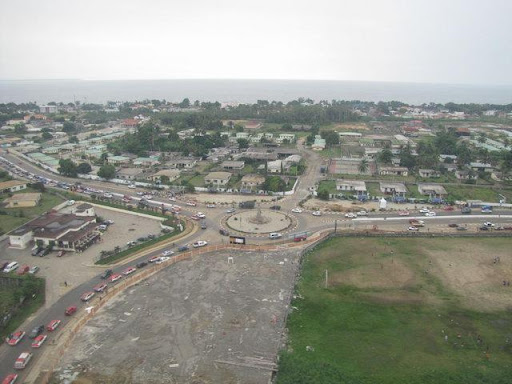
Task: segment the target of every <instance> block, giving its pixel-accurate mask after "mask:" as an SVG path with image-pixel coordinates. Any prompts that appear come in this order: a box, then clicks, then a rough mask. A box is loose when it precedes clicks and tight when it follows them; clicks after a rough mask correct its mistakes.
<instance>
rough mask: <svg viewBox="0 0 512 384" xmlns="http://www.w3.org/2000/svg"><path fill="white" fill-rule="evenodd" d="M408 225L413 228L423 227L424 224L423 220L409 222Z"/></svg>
mask: <svg viewBox="0 0 512 384" xmlns="http://www.w3.org/2000/svg"><path fill="white" fill-rule="evenodd" d="M409 224H411V225H412V226H413V227H424V226H425V222H424V221H423V220H418V219H411V220H409Z"/></svg>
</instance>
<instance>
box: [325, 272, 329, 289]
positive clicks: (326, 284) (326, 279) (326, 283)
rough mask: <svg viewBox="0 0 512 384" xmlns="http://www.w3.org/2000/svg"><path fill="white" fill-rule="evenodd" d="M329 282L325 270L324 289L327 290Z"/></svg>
mask: <svg viewBox="0 0 512 384" xmlns="http://www.w3.org/2000/svg"><path fill="white" fill-rule="evenodd" d="M328 281H329V273H328V272H327V269H326V270H325V289H327V286H328Z"/></svg>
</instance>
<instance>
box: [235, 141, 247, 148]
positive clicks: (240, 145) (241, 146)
mask: <svg viewBox="0 0 512 384" xmlns="http://www.w3.org/2000/svg"><path fill="white" fill-rule="evenodd" d="M236 142H237V143H238V146H239V147H240V149H246V148H249V140H247V139H237V140H236Z"/></svg>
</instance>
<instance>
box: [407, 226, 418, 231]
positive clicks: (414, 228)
mask: <svg viewBox="0 0 512 384" xmlns="http://www.w3.org/2000/svg"><path fill="white" fill-rule="evenodd" d="M407 230H408V231H412V232H416V231H419V228H418V227H412V226H411V227H409V228H407Z"/></svg>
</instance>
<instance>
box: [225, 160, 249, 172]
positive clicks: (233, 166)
mask: <svg viewBox="0 0 512 384" xmlns="http://www.w3.org/2000/svg"><path fill="white" fill-rule="evenodd" d="M220 166H221V167H222V168H223V169H229V170H236V171H241V170H242V169H243V168H244V167H245V161H223V162H222V164H221V165H220Z"/></svg>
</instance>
